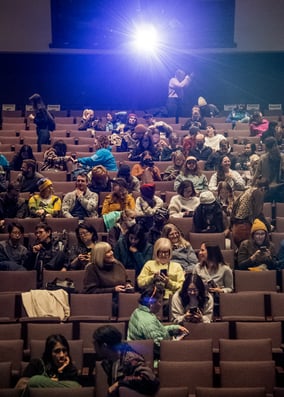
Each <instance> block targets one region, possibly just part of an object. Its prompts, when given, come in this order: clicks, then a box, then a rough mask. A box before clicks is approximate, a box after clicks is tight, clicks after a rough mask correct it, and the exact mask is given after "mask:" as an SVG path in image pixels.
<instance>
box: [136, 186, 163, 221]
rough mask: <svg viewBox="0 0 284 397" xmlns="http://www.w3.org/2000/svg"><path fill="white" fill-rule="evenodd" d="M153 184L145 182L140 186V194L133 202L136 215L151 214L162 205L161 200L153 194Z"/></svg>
mask: <svg viewBox="0 0 284 397" xmlns="http://www.w3.org/2000/svg"><path fill="white" fill-rule="evenodd" d="M155 188H156V187H155V184H154V183H145V184H144V185H141V186H140V192H141V196H138V197H137V199H136V204H135V212H136V214H137V216H153V215H154V214H155V212H156V211H157V209H158V208H162V207H163V206H164V202H163V200H162V199H161V198H160V197H158V196H156V195H155Z"/></svg>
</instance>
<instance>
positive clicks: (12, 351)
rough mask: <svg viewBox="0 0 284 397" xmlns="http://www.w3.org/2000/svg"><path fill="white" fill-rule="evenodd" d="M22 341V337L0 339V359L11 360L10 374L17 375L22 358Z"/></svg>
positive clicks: (2, 360)
mask: <svg viewBox="0 0 284 397" xmlns="http://www.w3.org/2000/svg"><path fill="white" fill-rule="evenodd" d="M23 348H24V341H23V340H22V339H13V340H12V339H11V340H7V339H6V340H0V361H1V362H7V361H11V365H12V366H11V371H12V372H11V374H12V375H13V376H19V375H20V371H21V362H22V360H23Z"/></svg>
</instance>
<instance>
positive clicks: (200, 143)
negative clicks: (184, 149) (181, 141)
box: [189, 134, 212, 161]
mask: <svg viewBox="0 0 284 397" xmlns="http://www.w3.org/2000/svg"><path fill="white" fill-rule="evenodd" d="M195 142H196V145H195V147H194V148H191V149H190V151H189V155H190V156H194V157H195V158H196V159H197V160H198V161H199V160H204V161H207V160H208V158H209V156H210V155H211V153H212V148H211V147H209V146H206V145H205V137H204V135H203V134H197V135H196V141H195Z"/></svg>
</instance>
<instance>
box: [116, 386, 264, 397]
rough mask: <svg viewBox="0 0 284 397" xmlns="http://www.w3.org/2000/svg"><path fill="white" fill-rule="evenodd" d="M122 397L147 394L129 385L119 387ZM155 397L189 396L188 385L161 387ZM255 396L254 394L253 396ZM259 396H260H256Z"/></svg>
mask: <svg viewBox="0 0 284 397" xmlns="http://www.w3.org/2000/svg"><path fill="white" fill-rule="evenodd" d="M119 396H120V397H146V396H147V394H141V393H137V391H135V390H132V389H129V388H128V387H124V386H122V387H120V388H119ZM155 397H188V388H187V387H175V388H173V387H160V389H159V390H158V391H157V393H156V394H155ZM253 397H254V396H253ZM256 397H258V396H256Z"/></svg>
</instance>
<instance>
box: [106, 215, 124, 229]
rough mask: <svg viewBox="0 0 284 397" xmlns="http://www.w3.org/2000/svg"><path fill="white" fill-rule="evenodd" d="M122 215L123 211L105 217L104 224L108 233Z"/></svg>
mask: <svg viewBox="0 0 284 397" xmlns="http://www.w3.org/2000/svg"><path fill="white" fill-rule="evenodd" d="M120 215H121V211H111V212H109V213H108V214H104V215H103V220H104V224H105V227H106V230H107V231H108V232H109V230H110V229H111V228H112V227H113V226H114V225H115V224H116V222H117V221H118V219H119V218H120Z"/></svg>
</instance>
